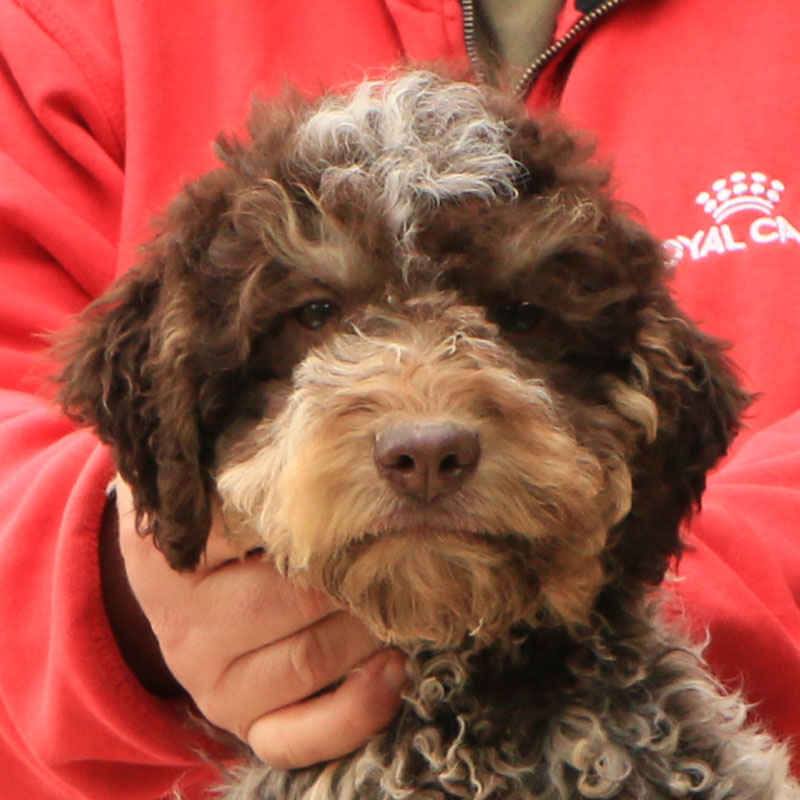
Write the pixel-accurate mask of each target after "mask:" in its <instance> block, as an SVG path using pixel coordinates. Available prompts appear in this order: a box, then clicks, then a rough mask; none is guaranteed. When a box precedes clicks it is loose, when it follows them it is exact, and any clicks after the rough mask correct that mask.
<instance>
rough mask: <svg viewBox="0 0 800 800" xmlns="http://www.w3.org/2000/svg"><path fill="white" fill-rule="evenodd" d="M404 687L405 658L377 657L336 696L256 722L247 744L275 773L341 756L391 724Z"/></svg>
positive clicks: (384, 654)
mask: <svg viewBox="0 0 800 800" xmlns="http://www.w3.org/2000/svg"><path fill="white" fill-rule="evenodd" d="M405 682H406V672H405V661H404V658H403V657H402V656H401V655H400V654H399V653H397V652H395V651H392V650H384V651H381V652H379V653H377V654H376V655H374V656H372V657H371V658H370V659H368V660H367V661H365V662H364V663H363V664H360V665H359V666H358V667H357V668H356V669H354V670H353V671H352V672H351V673H350V674H349V675H348V677H347V679H346V680H345V681H344V682H343V683H342V684H341V685H340V686H339V687H337V688H336V689H335V690H333V691H330V692H326V693H324V694H321V695H318V696H316V697H313V698H311V699H309V700H306V701H304V702H302V703H296V704H294V705H289V706H286V707H284V708H281V709H279V710H277V711H275V712H273V713H271V714H267V715H265V716H263V717H260V718H259V719H258V720H256V721H255V722H254V723H253V725H252V726H251V727H250V729H249V731H248V732H247V734H246V739H247V742H248V744H249V745H250V747H251V748H252V749H253V751H254V752H255V753H256V755H257V756H259V758H261V759H262V760H264V761H265V762H266V763H268V764H270V765H271V766H274V767H278V768H280V769H297V768H299V767H306V766H309V765H311V764H316V763H317V762H319V761H327V760H330V759H333V758H338V757H340V756H343V755H346V754H347V753H350V752H352V751H353V750H355V749H356V748H358V747H360V746H361V745H362V744H363V743H364V742H365V741H366V740H367V739H368V738H369V737H370V736H373V735H374V734H376V733H378V732H379V731H381V730H382V729H383V728H385V727H386V726H387V725H388V724H389V722H391V720H392V718H393V717H394V715H395V714H396V713H397V710H398V708H399V707H400V703H401V695H400V690H401V688H402V686H403V685H404V684H405Z"/></svg>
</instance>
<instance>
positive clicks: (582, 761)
mask: <svg viewBox="0 0 800 800" xmlns="http://www.w3.org/2000/svg"><path fill="white" fill-rule="evenodd" d="M612 604H615V602H612ZM609 610H611V609H610V608H609ZM639 610H640V612H641V613H637V614H634V615H631V614H629V613H628V612H627V611H625V610H624V609H623V608H622V607H620V606H617V613H618V614H619V617H618V619H617V621H616V624H615V628H614V630H613V631H612V630H611V629H610V628H609V623H608V620H601V618H600V617H599V616H598V617H596V618H595V619H594V621H593V624H592V625H591V626H587V627H586V628H585V629H584V630H583V631H582V633H581V634H580V635H578V636H577V637H568V636H565V635H564V634H563V633H561V632H558V631H552V632H549V633H548V632H542V631H531V630H526V629H525V628H524V626H523V627H520V628H519V629H518V630H517V631H515V635H514V636H513V637H512V638H513V640H514V643H513V644H510V643H506V644H504V645H502V646H499V645H498V646H494V647H488V648H479V649H475V648H474V647H469V646H468V647H465V648H464V649H454V650H452V651H448V652H432V651H430V650H426V649H424V648H420V649H418V650H417V651H416V652H414V653H411V654H410V656H411V658H410V676H411V683H410V687H409V689H408V691H407V702H406V704H405V707H404V709H403V711H402V713H401V715H400V717H399V718H398V719H397V720H396V721H395V723H394V724H393V725H392V727H391V729H390V730H389V731H387V732H386V733H384V734H382V735H380V736H379V737H377V738H375V739H374V740H373V741H371V742H370V743H369V744H368V745H367V746H366V747H364V748H363V749H362V750H360V751H359V752H357V753H356V754H354V755H352V756H348V757H346V758H344V759H341V760H339V761H336V762H333V763H330V764H325V765H320V766H318V767H313V768H310V769H306V770H299V771H295V772H282V771H275V770H272V769H270V768H269V767H266V766H263V765H262V766H252V767H249V768H245V769H243V770H241V771H240V772H239V773H238V774H237V775H236V780H235V786H234V787H233V788H231V789H230V790H229V792H228V794H227V795H226V800H353V799H354V798H375V800H378V798H380V799H381V800H384V799H385V800H388V798H393V799H394V800H397V799H398V798H411V797H413V798H431V799H433V798H437V800H444V798H474V799H475V800H488V799H489V798H492V799H493V800H501V799H502V800H508V799H509V798H514V799H515V800H517V799H518V800H534V799H536V800H540V799H541V800H567V799H568V798H575V799H577V798H612V797H620V798H638V799H639V800H656V798H667V797H669V798H689V797H694V798H715V799H716V798H719V799H720V800H721V798H737V800H738V799H739V798H742V799H743V798H752V800H756V798H767V797H770V798H786V800H789V799H790V798H796V797H798V796H800V795H799V794H798V793H797V789H796V787H795V786H794V784H793V783H792V782H791V780H790V779H789V778H788V776H787V775H786V773H785V760H784V754H783V752H782V749H781V748H780V747H779V746H777V745H775V743H774V742H773V741H772V740H771V739H770V738H769V737H767V736H765V735H764V734H761V733H759V732H758V731H756V730H755V729H742V720H743V719H744V717H745V715H746V714H747V708H746V705H745V703H744V702H743V700H742V699H741V698H740V697H738V696H735V695H729V694H726V693H725V692H724V690H722V689H721V687H720V686H719V685H718V684H716V683H715V682H714V681H713V680H712V679H711V678H710V677H709V675H708V673H707V671H706V669H705V668H704V666H703V664H702V659H701V656H700V654H699V652H698V651H697V649H696V648H693V647H690V646H688V645H687V644H686V643H685V642H682V641H679V640H678V638H677V637H675V635H674V634H670V633H668V632H666V631H665V630H663V629H662V626H661V625H660V624H659V623H658V622H657V621H654V622H653V624H652V625H651V624H650V622H649V621H648V620H649V619H650V611H646V610H644V609H639Z"/></svg>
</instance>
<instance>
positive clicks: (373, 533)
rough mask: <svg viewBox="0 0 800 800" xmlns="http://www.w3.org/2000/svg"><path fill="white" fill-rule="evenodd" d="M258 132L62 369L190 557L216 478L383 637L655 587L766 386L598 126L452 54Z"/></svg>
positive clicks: (571, 611) (200, 539)
mask: <svg viewBox="0 0 800 800" xmlns="http://www.w3.org/2000/svg"><path fill="white" fill-rule="evenodd" d="M251 133H252V141H249V142H248V143H246V144H242V143H239V142H235V141H230V140H220V142H219V152H220V154H221V157H222V160H223V161H224V166H223V167H221V168H220V169H219V170H217V171H214V172H212V173H210V174H208V175H206V176H204V177H202V178H201V179H200V180H198V181H197V182H196V183H194V184H193V185H191V186H189V187H187V188H186V189H185V190H184V192H183V193H182V194H181V195H180V196H179V197H178V199H177V200H176V201H175V203H174V204H173V206H172V208H171V209H170V211H169V212H168V214H167V218H166V222H165V225H164V229H163V232H162V233H161V235H160V236H159V237H158V239H157V240H156V241H155V242H154V243H153V244H152V245H151V246H150V248H149V254H148V255H147V257H146V259H145V261H144V263H143V264H142V265H141V266H140V267H139V268H138V269H137V270H135V271H134V272H133V273H131V274H130V275H128V276H126V277H125V278H124V279H123V280H122V281H121V282H119V283H118V284H117V285H115V286H114V287H113V288H112V289H111V291H110V292H109V293H108V294H107V295H106V296H105V297H103V298H102V299H101V300H100V301H99V302H98V303H96V304H95V305H94V306H93V307H92V308H91V309H90V310H89V311H88V313H87V315H86V318H85V321H84V323H83V325H82V326H81V327H80V328H79V329H78V333H77V336H76V338H75V340H74V341H73V343H72V344H71V346H70V347H69V353H70V357H69V362H68V364H67V366H66V368H65V369H64V371H63V374H62V376H61V378H62V381H63V383H64V386H63V390H62V394H61V400H62V403H63V405H64V407H65V408H66V409H67V411H68V412H69V413H70V414H71V415H73V416H74V417H75V418H77V419H79V420H80V421H81V422H83V423H86V424H93V425H94V426H96V429H97V430H98V432H99V435H100V436H101V437H102V438H103V439H104V440H105V441H107V442H108V443H110V445H111V446H112V448H113V451H114V454H115V457H116V459H117V463H118V466H119V469H120V471H121V473H122V475H123V477H124V478H125V479H126V480H127V481H128V482H129V483H130V484H131V486H132V487H133V491H134V496H135V501H136V504H137V510H138V511H139V513H140V516H141V517H142V519H144V520H145V521H146V524H147V526H148V527H149V528H150V529H151V530H153V532H154V535H155V539H156V541H157V543H158V544H159V546H160V547H161V548H162V549H163V551H164V553H165V554H166V556H167V558H168V559H169V560H170V562H171V563H172V564H173V565H174V566H176V567H178V568H190V567H192V566H193V565H194V564H195V563H196V562H197V560H198V559H199V557H200V556H201V554H202V551H203V548H204V544H205V539H206V536H207V534H208V530H209V525H210V520H211V506H212V498H213V496H214V494H215V493H218V495H219V496H220V498H221V500H222V504H223V508H224V513H225V515H226V521H227V523H228V525H229V527H230V528H231V531H232V535H234V536H235V535H237V533H240V534H242V536H243V540H248V537H249V536H252V535H255V536H257V537H258V539H259V540H260V541H261V542H263V544H264V546H265V547H266V549H267V550H268V552H269V554H270V555H271V556H272V557H273V558H275V560H276V562H277V563H278V564H279V565H281V566H282V567H284V568H285V569H286V570H287V571H288V573H289V574H291V575H293V576H296V577H298V578H300V577H302V578H303V579H304V580H307V581H308V582H309V583H310V584H311V585H313V586H316V587H318V588H321V589H323V590H325V591H326V592H328V593H329V594H330V595H331V596H333V597H334V598H336V599H337V600H338V601H339V602H340V603H342V604H343V605H344V606H346V607H349V608H351V609H352V610H353V611H354V612H355V613H356V614H358V615H360V616H361V617H363V618H364V619H365V620H366V621H367V623H368V624H369V625H371V627H372V628H373V629H374V630H375V631H376V632H377V633H378V634H379V635H380V636H382V637H383V638H385V639H387V640H389V641H399V642H403V641H408V640H412V639H426V640H432V641H434V642H437V643H440V644H446V643H450V642H454V641H456V640H457V639H459V638H460V637H462V636H463V635H464V633H467V632H472V633H474V634H475V635H477V636H482V637H485V638H489V637H492V636H496V635H498V634H499V633H500V632H502V631H503V630H505V629H506V628H508V626H509V625H511V624H512V623H514V622H516V621H518V620H526V621H528V622H532V623H533V624H539V625H542V624H548V625H549V624H567V625H570V624H574V623H578V622H580V621H581V620H584V619H586V617H587V615H588V612H589V610H590V609H591V607H592V604H593V602H594V600H595V598H596V597H597V595H598V593H599V592H600V591H601V589H602V588H603V587H604V586H605V585H607V584H609V583H613V582H619V581H624V582H626V584H627V585H633V586H636V585H644V584H646V583H654V582H657V581H659V580H660V579H661V577H662V576H663V573H664V570H665V568H666V565H667V562H668V560H669V558H670V557H671V556H673V555H674V554H676V553H677V552H678V550H679V534H678V529H679V523H680V521H681V519H682V518H683V517H685V516H686V515H687V514H688V513H689V512H690V510H691V507H692V505H693V504H694V503H696V502H697V501H698V500H699V497H700V494H701V492H702V490H703V487H704V481H705V474H706V472H707V470H708V469H709V468H710V467H712V466H713V465H714V463H715V462H716V461H717V460H718V459H719V458H720V456H722V455H723V454H724V453H725V451H726V448H727V447H728V444H729V442H730V440H731V438H732V436H733V435H734V433H735V431H736V429H737V426H738V419H739V415H740V413H741V411H742V409H743V407H744V405H745V403H746V397H745V395H744V394H743V392H742V391H741V390H740V389H739V387H738V385H737V383H736V380H735V379H734V377H733V374H732V372H731V370H730V368H729V366H728V364H727V363H726V360H725V358H724V356H723V353H722V350H721V348H720V346H719V344H718V343H717V342H716V341H714V340H713V339H711V338H710V337H708V336H707V335H705V334H703V333H701V332H700V331H699V330H698V329H697V328H696V327H695V326H694V325H693V324H692V323H691V322H690V321H688V320H687V318H686V317H685V316H684V315H683V314H682V313H681V312H680V310H679V309H678V308H677V307H676V306H675V304H674V302H673V300H672V298H671V296H670V294H669V292H668V290H667V288H666V287H665V285H664V266H663V262H662V254H661V249H660V247H659V244H658V243H657V242H656V241H654V240H653V238H652V237H651V236H650V235H649V234H648V233H647V232H646V231H645V230H643V229H642V228H641V227H640V226H639V225H638V224H636V223H635V222H633V221H632V220H631V219H630V218H629V217H627V216H626V215H625V214H624V213H622V212H621V210H620V209H619V208H618V207H617V206H616V205H615V204H614V203H613V202H612V201H611V200H610V199H609V197H608V195H607V193H606V192H605V189H604V184H605V182H606V176H605V174H604V172H603V171H602V170H599V169H598V168H596V167H594V166H592V165H591V164H590V163H589V161H588V158H589V155H590V152H589V151H590V148H587V147H585V146H584V145H583V144H582V143H581V142H580V140H579V137H576V136H574V135H572V134H570V133H568V132H567V131H565V130H564V129H562V128H561V127H559V126H557V125H554V124H551V123H549V122H537V121H534V120H531V119H529V118H528V117H527V116H526V115H525V113H524V110H523V109H521V108H520V107H519V106H517V105H516V104H515V103H513V102H511V101H510V100H508V99H506V98H504V97H502V96H500V95H499V94H496V93H494V92H491V91H488V90H483V89H479V88H476V87H474V86H472V85H469V84H466V83H459V82H452V81H449V80H447V79H445V78H442V77H439V76H437V75H435V74H432V73H428V72H410V73H406V74H401V75H399V76H397V77H394V78H392V79H390V80H387V81H383V82H372V83H367V84H363V85H361V86H359V87H358V88H357V89H356V90H355V91H354V92H353V93H351V94H349V95H337V94H331V95H329V96H327V97H325V98H323V99H322V100H321V101H319V102H317V103H314V104H306V103H303V102H301V101H299V100H294V101H292V102H289V103H286V104H284V105H282V106H274V105H264V106H259V107H258V108H257V109H256V110H255V112H254V115H253V118H252V122H251Z"/></svg>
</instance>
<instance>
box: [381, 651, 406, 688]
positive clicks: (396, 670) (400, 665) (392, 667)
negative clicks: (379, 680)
mask: <svg viewBox="0 0 800 800" xmlns="http://www.w3.org/2000/svg"><path fill="white" fill-rule="evenodd" d="M383 682H384V683H385V684H386V686H388V687H389V688H390V689H402V688H403V687H404V686H405V685H406V683H408V673H407V672H406V662H405V659H404V658H400V657H393V658H390V659H389V661H388V662H387V664H386V666H385V667H384V668H383Z"/></svg>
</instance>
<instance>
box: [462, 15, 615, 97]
mask: <svg viewBox="0 0 800 800" xmlns="http://www.w3.org/2000/svg"><path fill="white" fill-rule="evenodd" d="M624 2H625V0H603V2H601V3H598V4H597V5H596V6H595V7H594V8H593V9H592V10H591V11H589V12H588V13H586V14H584V15H583V16H582V17H581V18H580V19H579V20H578V21H577V22H576V23H575V24H574V25H573V26H572V27H571V28H570V29H569V30H568V31H567V32H566V33H565V34H564V35H563V36H562V37H561V38H560V39H558V40H556V41H555V42H553V44H551V45H550V47H548V48H547V50H545V51H544V52H543V53H541V54H540V55H539V56H537V57H536V58H535V59H534V60H533V61H532V62H531V63H530V64H529V65H528V68H527V69H526V70H525V71H524V72H523V73H522V77H521V78H520V79H519V80H518V81H517V84H516V86H515V87H514V94H515V95H516V96H517V97H519V98H520V99H523V98H524V97H525V95H527V94H528V92H529V91H530V89H531V87H532V86H533V83H534V81H535V80H536V78H537V77H538V75H539V73H540V72H541V71H542V70H543V69H544V68H545V67H546V66H547V65H548V64H549V63H550V62H551V61H552V60H553V59H554V58H555V57H556V56H557V55H558V54H559V53H561V51H562V50H565V49H566V48H567V47H569V46H570V45H571V44H572V43H573V42H574V41H575V39H577V38H578V37H579V36H580V35H581V34H583V33H584V32H585V31H586V30H588V29H589V28H590V27H592V25H594V24H596V23H597V22H598V21H599V20H600V19H602V18H603V17H605V16H606V15H607V14H609V13H610V12H611V11H613V10H614V9H615V8H616V7H617V6H620V5H622V4H623V3H624ZM461 6H462V12H463V24H464V43H465V44H466V47H467V55H468V56H469V60H470V63H471V64H472V70H473V72H474V73H475V77H476V78H477V79H478V81H480V82H481V83H486V82H487V77H486V72H485V71H484V69H483V65H482V63H481V58H480V54H479V53H478V45H477V42H476V37H475V0H461Z"/></svg>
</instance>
